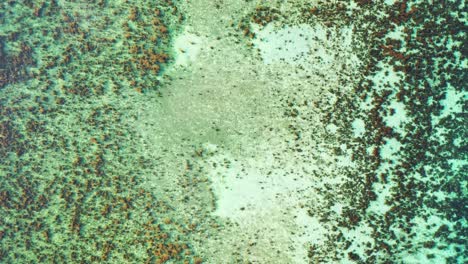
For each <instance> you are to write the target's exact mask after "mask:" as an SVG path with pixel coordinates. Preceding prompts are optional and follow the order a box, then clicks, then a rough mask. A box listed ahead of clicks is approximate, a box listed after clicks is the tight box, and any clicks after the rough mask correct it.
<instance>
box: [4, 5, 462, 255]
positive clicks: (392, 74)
mask: <svg viewBox="0 0 468 264" xmlns="http://www.w3.org/2000/svg"><path fill="white" fill-rule="evenodd" d="M189 2H190V1H188V2H187V3H181V2H180V1H171V0H161V1H151V0H144V1H137V0H121V1H107V0H93V1H58V0H28V1H4V2H2V3H1V4H0V263H189V264H200V263H269V262H268V261H270V260H271V259H269V260H268V261H262V256H261V255H260V256H255V257H252V254H250V252H249V250H245V248H249V247H250V246H256V247H259V248H262V247H263V246H264V247H265V248H267V246H266V244H267V243H270V244H274V242H271V241H269V242H265V241H261V240H258V241H257V240H252V241H250V240H249V241H244V240H242V243H243V244H239V245H234V244H233V243H234V242H231V241H237V240H234V239H233V240H231V238H233V237H236V236H238V234H234V233H229V232H226V233H222V234H223V236H224V237H218V236H217V233H218V232H219V233H221V231H220V230H223V229H225V230H230V229H227V226H235V225H236V224H233V222H234V221H233V222H230V221H227V220H226V221H225V220H224V219H222V217H219V216H212V215H211V210H212V208H216V207H217V206H218V207H219V204H218V205H217V204H216V202H217V201H216V197H214V195H213V197H214V198H213V200H212V201H211V200H210V204H206V205H204V204H203V202H205V200H203V199H198V196H197V195H198V194H197V193H196V192H202V191H205V192H207V193H209V194H210V195H211V192H213V190H212V187H210V180H211V181H213V182H214V181H215V180H214V179H210V178H209V177H208V176H206V175H208V174H209V173H207V170H206V168H204V167H203V166H205V167H207V164H209V163H213V164H214V162H213V159H212V157H213V156H215V154H212V153H208V152H209V151H206V150H203V149H202V148H198V145H197V144H198V143H199V142H198V141H196V140H195V139H186V140H188V141H190V140H192V141H193V142H195V143H193V145H194V146H195V145H197V148H195V147H194V149H189V150H187V153H190V154H191V156H189V158H190V159H189V160H186V161H185V162H184V163H183V166H184V168H183V169H184V174H182V175H181V177H183V179H184V180H183V181H181V182H177V184H179V185H180V188H181V190H182V191H180V194H178V195H180V197H178V196H169V195H163V194H161V193H162V192H158V191H155V190H154V187H153V186H150V184H148V175H156V176H158V174H161V175H162V174H164V173H165V172H164V171H163V170H162V169H161V170H159V166H162V165H161V164H162V163H163V161H160V160H158V159H155V158H154V157H153V156H151V155H150V154H148V153H150V152H151V151H153V149H150V148H151V147H149V146H147V145H145V144H143V143H142V142H143V141H144V140H145V139H144V138H143V136H142V133H141V131H138V130H137V128H136V126H135V124H136V123H139V122H141V121H140V117H139V116H138V113H140V111H145V109H143V110H142V109H140V108H139V107H142V106H144V105H145V103H142V102H150V103H152V102H154V101H157V99H158V98H159V97H162V93H160V91H159V90H160V89H161V87H162V85H163V80H166V79H165V78H167V76H165V75H164V74H165V70H166V69H171V67H172V64H173V63H174V61H175V52H174V51H173V47H172V45H173V39H174V37H175V36H176V35H177V34H178V33H180V31H182V28H183V27H184V26H186V23H187V22H186V17H185V13H184V11H187V9H184V8H182V7H185V8H187V6H188V7H192V5H191V4H193V6H195V7H196V6H197V4H200V3H204V2H203V1H202V0H200V1H192V2H193V3H189ZM215 2H216V3H215ZM224 2H226V3H224V4H225V5H226V6H228V5H230V4H233V3H236V4H238V5H244V1H238V2H239V3H237V1H234V0H232V1H224ZM228 2H229V3H228ZM251 2H252V1H245V9H239V10H242V11H245V12H239V14H235V13H234V14H231V13H229V14H226V16H228V17H229V18H230V20H232V23H231V24H230V25H229V26H230V27H231V28H232V29H233V30H235V31H236V33H237V35H229V36H228V38H231V37H235V38H237V39H238V40H236V43H237V44H238V43H241V44H239V45H244V44H245V45H246V46H248V47H249V48H248V49H249V50H251V51H254V50H255V45H256V44H255V43H257V42H256V41H260V38H259V37H258V35H259V32H261V30H262V29H265V28H268V27H269V26H272V25H274V26H278V25H279V26H280V27H289V28H293V26H295V25H307V26H311V28H314V27H313V26H316V27H315V28H324V29H325V30H324V32H325V33H324V39H327V40H329V41H330V43H331V42H332V39H333V38H339V33H340V32H341V31H339V30H340V29H342V28H350V29H351V33H352V38H353V39H352V44H350V47H351V49H353V50H352V52H353V54H354V55H355V56H356V58H358V59H359V61H360V62H361V63H362V65H348V64H347V62H343V63H341V62H342V61H344V60H345V59H344V58H343V57H344V56H345V55H346V54H348V53H345V52H344V51H343V52H342V51H341V50H338V51H336V53H334V54H338V55H336V56H335V57H334V61H335V62H336V61H338V62H340V64H337V65H338V66H339V67H338V66H333V67H335V68H339V69H340V70H342V72H344V73H343V74H341V73H340V74H341V75H338V74H337V76H336V83H338V84H339V85H337V86H332V85H330V88H329V89H328V90H327V92H328V93H330V94H332V95H333V96H334V97H336V98H337V100H334V101H333V102H332V103H331V104H330V103H329V102H328V101H320V100H317V101H314V102H312V103H311V102H310V101H308V100H306V99H307V98H306V99H304V98H302V97H301V96H300V95H297V94H291V95H287V96H283V97H281V96H278V105H281V107H282V108H281V111H282V112H284V115H283V116H282V118H284V119H281V120H287V124H288V125H287V130H288V131H289V132H290V136H291V139H289V138H288V141H287V144H285V145H286V147H285V148H286V150H287V151H284V152H287V153H293V154H291V156H283V157H282V159H283V160H288V159H295V160H301V162H303V163H305V164H306V163H308V162H310V163H312V161H311V160H312V159H314V158H315V157H318V156H319V154H320V153H319V154H316V156H313V155H312V154H311V153H317V152H320V151H317V148H316V146H315V145H313V144H309V141H310V138H314V137H318V136H317V135H320V136H323V137H322V138H323V141H324V142H325V143H327V144H329V145H330V146H332V147H330V148H331V149H332V151H333V153H334V155H335V156H336V157H337V158H336V159H338V157H341V156H343V155H348V154H349V157H350V163H352V164H354V165H353V166H348V167H346V166H343V167H337V168H330V172H329V171H326V170H323V173H322V174H321V175H318V176H317V175H311V176H310V179H312V180H313V181H321V180H322V179H324V178H327V177H328V178H330V177H333V176H336V175H340V179H343V180H342V181H340V182H338V183H336V184H329V183H324V184H318V185H315V186H313V187H311V188H309V189H307V192H310V193H314V194H317V197H318V198H314V199H312V198H309V196H308V195H306V194H304V197H307V198H304V200H303V201H301V209H303V210H305V211H306V212H307V217H310V219H316V220H317V223H318V225H319V226H320V228H322V229H323V230H325V231H326V235H323V237H321V238H320V240H318V239H317V240H314V239H310V240H308V241H306V242H304V243H303V244H304V245H305V249H304V250H305V251H306V254H305V255H306V257H307V260H301V261H297V260H294V261H293V260H292V259H293V258H291V259H290V260H288V261H289V262H288V261H286V262H284V260H283V259H281V260H280V259H279V258H278V260H277V261H278V262H277V263H466V262H467V261H468V259H467V253H466V244H467V243H466V240H467V235H468V224H467V222H466V221H467V212H468V205H467V197H466V195H467V179H466V175H467V173H468V172H467V167H466V158H467V157H466V155H467V153H468V151H467V145H466V138H468V135H467V129H466V124H467V120H466V113H465V112H466V109H467V103H466V100H465V98H466V91H465V83H466V79H467V78H466V54H467V51H466V46H465V42H466V41H465V40H466V32H467V25H466V11H465V9H466V8H465V5H464V2H463V1H458V0H453V1H410V0H407V1H406V0H403V1H369V0H355V1H333V3H328V2H322V1H302V0H298V1H290V2H291V3H288V4H290V5H289V6H288V8H283V6H282V4H284V3H281V1H271V2H267V1H258V3H255V4H252V3H251ZM253 2H255V1H253ZM205 3H206V2H205ZM213 3H214V4H213V5H214V6H215V8H216V9H217V10H216V13H218V12H223V1H213ZM252 6H253V7H252ZM251 7H252V8H251ZM200 12H204V11H200ZM231 18H232V19H231ZM207 19H208V18H207ZM213 19H214V18H213ZM210 23H211V21H210ZM211 24H212V25H211V27H213V28H219V27H218V26H217V25H216V24H215V23H211ZM213 24H214V25H213ZM259 29H260V30H259ZM301 32H302V31H301ZM337 32H338V33H337ZM301 34H302V33H301ZM207 38H208V37H207ZM317 43H319V41H317ZM324 43H325V42H324ZM327 43H329V42H327ZM210 45H211V44H210ZM336 47H337V45H335V46H333V45H331V44H330V47H327V48H330V49H333V48H336ZM208 49H213V50H214V48H213V47H210V48H208ZM184 52H186V51H184ZM252 53H254V52H252ZM343 54H344V55H343ZM254 56H255V55H252V57H254ZM340 56H341V57H340ZM296 60H297V61H300V60H299V59H296ZM210 64H211V63H210ZM239 64H240V63H239ZM213 65H215V64H214V63H213ZM235 66H237V65H234V66H233V65H229V67H230V68H235ZM265 67H266V66H265ZM301 67H304V66H302V65H299V66H297V68H301ZM317 67H321V66H317ZM297 68H293V66H291V69H292V70H291V72H293V71H294V70H297ZM178 69H179V70H180V68H176V69H175V70H174V71H175V72H177V70H178ZM180 71H181V72H182V70H180ZM313 71H315V68H314V69H313ZM252 74H253V75H254V74H255V71H253V72H252ZM321 74H322V73H320V72H319V73H318V74H315V75H316V76H319V77H313V78H321V77H322V75H321ZM273 75H274V74H272V77H271V79H272V80H274V81H277V80H278V79H274V78H276V77H274V76H273ZM203 77H204V76H203ZM257 77H258V78H259V79H260V78H264V77H260V75H259V76H257ZM181 78H182V77H181ZM282 78H287V77H284V76H281V77H280V78H279V80H282ZM309 78H311V76H308V75H307V76H305V77H304V80H301V82H303V83H306V81H307V80H308V79H309ZM226 79H228V77H226ZM267 79H268V78H267ZM239 82H240V81H239ZM186 88H187V89H191V88H192V87H191V86H189V85H187V87H186ZM246 94H247V93H246ZM278 94H280V93H278ZM150 97H151V100H154V101H150V100H149V99H148V98H150ZM145 100H148V101H145ZM265 100H266V99H265ZM233 101H234V99H233ZM261 101H262V100H260V99H258V102H259V103H258V104H261ZM182 103H184V102H182ZM185 103H186V102H185ZM187 104H188V103H187ZM242 110H243V109H239V112H242ZM220 111H221V110H220ZM233 115H235V113H234V114H233ZM239 116H241V115H240V114H239ZM239 118H240V117H239ZM318 121H320V125H323V126H324V127H326V128H327V129H328V130H333V131H334V132H333V133H328V134H326V133H325V135H324V134H319V132H316V130H317V131H318V130H319V129H318V128H317V126H318V125H317V123H318ZM158 122H159V120H156V121H155V123H156V125H160V124H158ZM161 122H163V121H161ZM207 123H209V122H208V121H207ZM279 123H280V122H279ZM161 126H162V124H161ZM219 130H220V129H219V128H217V132H219ZM324 130H325V129H324ZM269 131H274V129H273V128H270V130H269ZM171 132H172V131H171ZM175 132H179V131H175ZM175 132H174V133H175ZM314 133H316V134H314ZM320 133H322V132H320ZM239 134H241V133H239ZM268 135H274V132H272V133H271V134H268ZM163 141H164V140H163ZM259 145H260V144H259ZM158 151H161V152H166V151H167V150H166V149H164V150H163V149H158ZM169 151H170V150H169ZM276 154H277V156H278V157H280V156H281V155H282V154H283V153H276ZM309 154H310V155H309ZM288 155H289V154H288ZM314 155H315V154H314ZM174 156H177V154H174ZM168 157H169V156H168ZM291 157H294V158H291ZM184 158H185V157H184ZM168 159H172V157H170V158H168ZM278 159H280V158H278ZM235 161H236V162H237V160H235ZM223 162H224V164H222V165H223V166H225V167H226V168H228V169H230V168H231V165H230V163H231V162H232V163H235V162H233V161H232V160H231V161H229V160H227V158H226V161H223ZM330 164H332V163H331V162H330ZM211 165H212V164H210V166H211ZM213 166H220V165H219V164H214V165H213ZM322 166H323V168H325V167H327V164H326V163H324V164H323V165H322ZM330 166H332V165H330ZM297 168H299V165H297ZM321 168H322V167H321ZM301 169H303V168H300V169H297V171H301V173H302V171H306V170H301ZM295 173H296V174H295ZM311 174H312V173H311ZM291 175H292V176H296V175H299V173H298V172H296V171H294V172H293V173H291ZM292 176H291V177H292ZM161 177H163V176H161ZM323 181H324V182H325V180H323ZM161 188H163V187H161ZM243 188H246V189H248V188H247V187H245V186H244V187H243ZM262 189H263V188H262ZM179 200H181V201H183V202H184V203H185V204H186V205H185V206H186V207H184V208H191V207H192V208H195V209H193V211H194V212H200V213H199V214H193V215H192V217H193V219H189V220H187V221H182V220H181V219H182V218H181V217H180V214H181V213H180V211H181V209H180V208H177V206H176V205H177V203H176V202H179ZM337 204H339V206H340V209H339V210H336V206H337ZM248 209H249V208H247V209H246V208H245V207H242V209H240V210H241V211H244V210H246V211H248ZM197 210H198V211H197ZM202 212H203V213H202ZM200 223H201V224H200ZM262 232H266V231H264V230H262ZM201 234H203V237H215V238H216V239H219V241H226V243H225V244H222V243H218V241H215V242H213V241H212V242H211V243H212V244H208V243H206V245H207V247H208V245H213V244H216V245H217V246H218V247H224V246H225V247H226V252H224V251H223V250H222V249H221V250H220V249H219V248H218V249H217V250H218V251H215V250H213V252H218V253H217V254H214V253H212V252H211V251H210V250H209V249H207V248H203V245H204V243H205V241H203V239H202V238H201V237H202V235H201ZM255 235H256V234H255ZM259 241H260V242H259ZM262 243H265V245H263V244H262ZM195 244H196V245H197V247H195V246H194V245H195ZM200 245H202V246H200ZM238 248H242V250H241V249H238ZM268 248H269V247H268ZM228 249H229V250H228ZM220 251H221V252H220ZM232 251H237V252H236V255H235V256H231V255H229V254H230V253H229V254H228V253H227V252H232ZM241 251H242V254H241ZM244 251H246V252H247V253H244ZM265 251H266V250H265ZM278 251H280V250H278ZM281 251H284V252H287V251H292V249H290V248H283V249H282V250H281ZM274 253H275V252H273V253H271V254H274ZM280 253H282V252H280ZM280 253H278V254H280ZM210 254H211V255H210ZM249 254H250V255H249ZM265 254H266V253H265ZM275 254H276V253H275ZM285 255H287V254H285ZM265 259H266V258H265Z"/></svg>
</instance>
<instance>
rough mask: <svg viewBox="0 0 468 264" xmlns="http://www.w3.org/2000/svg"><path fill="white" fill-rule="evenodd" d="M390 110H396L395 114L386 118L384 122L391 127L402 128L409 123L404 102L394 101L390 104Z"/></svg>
mask: <svg viewBox="0 0 468 264" xmlns="http://www.w3.org/2000/svg"><path fill="white" fill-rule="evenodd" d="M390 108H392V109H394V110H395V113H394V114H391V115H388V116H385V117H384V121H385V123H386V124H387V126H389V127H392V128H400V127H401V126H402V125H404V124H405V123H406V122H407V121H408V117H407V112H406V108H405V104H403V103H402V102H397V101H392V102H391V103H390ZM402 132H403V131H402Z"/></svg>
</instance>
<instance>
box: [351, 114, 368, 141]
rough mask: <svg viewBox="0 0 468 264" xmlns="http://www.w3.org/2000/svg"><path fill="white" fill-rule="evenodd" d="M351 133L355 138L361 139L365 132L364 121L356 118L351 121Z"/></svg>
mask: <svg viewBox="0 0 468 264" xmlns="http://www.w3.org/2000/svg"><path fill="white" fill-rule="evenodd" d="M352 126H353V133H354V136H355V137H361V136H362V135H364V133H365V132H366V124H365V123H364V120H362V119H360V118H357V119H355V120H354V121H353V124H352Z"/></svg>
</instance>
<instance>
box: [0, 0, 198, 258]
mask: <svg viewBox="0 0 468 264" xmlns="http://www.w3.org/2000/svg"><path fill="white" fill-rule="evenodd" d="M75 2H76V1H75ZM75 2H74V3H70V4H69V6H66V5H65V4H66V3H65V4H59V3H58V2H57V1H53V0H52V1H24V2H22V3H18V2H13V1H10V2H9V3H5V4H4V5H2V7H1V8H0V13H5V14H6V15H5V17H2V20H3V21H4V22H5V24H11V25H14V26H12V27H11V28H9V29H8V30H6V31H4V32H2V34H9V36H8V37H2V39H1V42H2V45H4V44H5V45H14V44H15V43H20V47H21V51H20V52H19V53H18V54H16V55H14V54H6V53H3V51H2V53H0V56H1V57H0V59H1V65H0V70H1V72H0V78H1V80H0V86H3V88H2V89H1V90H0V156H1V159H0V178H1V180H0V216H1V217H0V262H2V263H129V262H132V263H165V262H167V261H170V260H171V261H174V260H175V261H177V262H179V263H200V261H201V259H200V258H199V257H196V256H195V255H194V254H195V253H194V252H193V249H191V247H190V245H189V244H188V242H187V240H186V239H185V238H184V237H183V236H182V234H183V233H184V232H190V228H189V227H186V226H185V225H184V224H183V223H177V222H175V221H171V220H170V217H171V213H173V212H174V210H173V208H171V207H170V205H169V204H168V203H167V201H165V200H164V199H165V198H156V197H155V195H154V194H153V192H152V191H151V190H150V189H149V188H148V187H147V186H144V185H142V181H143V178H142V177H143V176H142V175H143V173H144V171H145V170H147V167H148V166H149V164H152V162H154V161H152V160H151V159H149V158H147V157H145V156H143V154H141V153H140V152H139V150H138V149H136V147H135V146H136V144H133V143H132V142H134V141H135V140H139V139H138V138H135V136H132V135H134V134H135V133H134V131H133V130H132V127H131V125H130V124H129V123H127V122H126V121H125V120H134V118H135V117H129V115H130V114H129V113H128V111H129V108H128V107H123V106H122V103H123V101H124V100H125V99H126V98H128V97H127V96H130V95H131V96H136V97H135V98H137V96H142V95H138V93H135V91H134V90H137V91H142V89H155V88H157V81H156V80H157V76H158V74H159V73H160V68H161V67H163V65H164V64H165V63H167V62H169V61H170V60H171V58H170V57H169V55H165V54H164V52H163V51H164V50H165V49H167V44H168V43H169V40H170V32H169V31H168V30H167V28H165V27H168V25H167V23H171V22H170V19H172V17H175V19H179V18H178V16H179V14H178V12H177V9H176V7H175V6H174V4H173V3H172V2H170V1H160V3H159V4H158V5H156V4H145V6H147V7H148V10H140V11H139V12H138V15H135V14H134V12H135V11H134V10H136V7H134V3H133V4H132V3H130V2H131V1H127V5H122V6H114V5H113V4H112V3H109V1H92V2H91V1H87V2H86V3H83V6H79V4H82V3H75ZM138 3H140V2H138ZM75 4H76V5H78V6H75ZM91 10H94V11H96V12H93V11H91ZM104 11H107V12H109V13H111V14H112V15H113V16H115V17H119V16H121V17H123V19H127V17H129V16H130V17H132V16H133V17H134V25H133V27H132V29H125V30H127V31H128V33H127V34H128V36H127V37H126V38H125V39H124V40H123V42H122V43H120V46H119V47H118V48H117V46H116V45H117V44H118V43H119V42H120V41H121V40H119V39H118V35H115V34H116V33H115V32H116V31H115V30H117V29H119V28H120V26H121V25H119V26H118V27H116V26H115V25H114V23H116V22H114V21H112V20H111V17H108V16H107V15H106V14H107V12H104ZM155 13H159V16H156V17H157V19H159V20H158V21H153V22H148V21H151V19H150V17H151V18H152V17H155V15H154V14H155ZM91 14H92V15H91ZM111 14H109V15H111ZM112 19H113V18H112ZM155 19H156V18H155ZM89 23H91V24H92V26H87V25H88V24H89ZM148 23H149V24H152V25H154V27H150V28H147V27H146V26H147V25H149V24H148ZM32 25H35V26H34V27H33V26H32ZM156 27H157V28H158V29H159V30H157V31H156V30H155V28H156ZM130 31H131V32H130ZM149 33H151V34H152V36H150V35H149ZM146 34H148V36H147V35H146ZM146 37H148V38H149V37H152V38H156V39H155V41H154V42H152V45H153V46H152V47H149V46H147V45H146V46H145V43H147V42H146ZM133 46H136V47H137V50H136V51H134V52H133V51H132V50H133V49H135V48H134V47H133ZM2 48H3V47H2ZM2 50H3V49H2ZM156 67H157V69H156ZM124 94H126V95H124ZM104 97H105V99H104ZM128 100H130V99H128ZM132 100H133V99H132ZM135 100H137V99H135ZM127 103H129V104H130V105H131V102H130V101H129V102H127ZM139 153H140V154H139Z"/></svg>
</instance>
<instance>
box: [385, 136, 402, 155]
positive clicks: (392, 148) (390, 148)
mask: <svg viewBox="0 0 468 264" xmlns="http://www.w3.org/2000/svg"><path fill="white" fill-rule="evenodd" d="M401 147H402V144H401V143H400V141H398V140H397V139H395V138H390V139H387V140H386V142H385V144H384V145H383V146H382V148H381V150H380V156H381V157H382V159H388V160H392V159H393V160H395V157H397V156H398V155H395V154H396V153H397V152H398V151H399V150H400V148H401Z"/></svg>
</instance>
